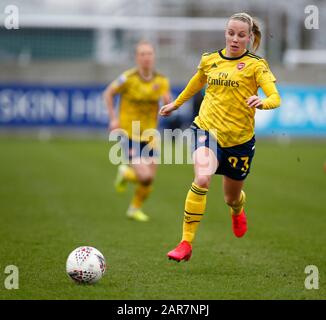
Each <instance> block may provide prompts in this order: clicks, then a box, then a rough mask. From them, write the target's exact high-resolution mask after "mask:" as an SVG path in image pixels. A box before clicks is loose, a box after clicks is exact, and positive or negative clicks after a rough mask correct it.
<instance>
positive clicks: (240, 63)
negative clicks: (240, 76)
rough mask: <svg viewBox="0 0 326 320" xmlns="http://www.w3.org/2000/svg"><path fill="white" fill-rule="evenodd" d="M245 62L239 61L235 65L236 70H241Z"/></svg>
mask: <svg viewBox="0 0 326 320" xmlns="http://www.w3.org/2000/svg"><path fill="white" fill-rule="evenodd" d="M245 65H246V64H245V63H244V62H239V63H238V65H237V68H238V70H242V69H243V68H244V67H245Z"/></svg>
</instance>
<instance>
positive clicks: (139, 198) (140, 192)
mask: <svg viewBox="0 0 326 320" xmlns="http://www.w3.org/2000/svg"><path fill="white" fill-rule="evenodd" d="M152 189H153V187H152V185H151V184H150V185H144V184H141V183H138V184H137V185H136V189H135V194H134V196H133V198H132V200H131V207H132V208H135V209H139V208H141V207H142V205H143V203H144V201H145V200H146V199H147V197H148V195H149V194H150V193H151V191H152Z"/></svg>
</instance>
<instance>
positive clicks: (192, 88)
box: [159, 54, 207, 117]
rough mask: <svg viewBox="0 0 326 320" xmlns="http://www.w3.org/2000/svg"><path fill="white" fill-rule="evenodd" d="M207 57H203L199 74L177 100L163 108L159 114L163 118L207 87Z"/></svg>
mask: <svg viewBox="0 0 326 320" xmlns="http://www.w3.org/2000/svg"><path fill="white" fill-rule="evenodd" d="M206 56H207V55H206V54H203V55H202V58H201V60H200V63H199V65H198V70H197V72H196V73H195V75H194V76H193V77H192V78H191V79H190V81H189V82H188V84H187V86H186V87H185V88H184V90H183V91H182V92H181V93H180V94H179V96H178V97H177V99H176V100H174V101H173V102H171V103H169V104H167V105H165V106H163V107H162V108H161V110H160V112H159V113H160V115H161V116H163V117H167V116H169V115H170V114H171V113H172V112H173V111H174V110H176V109H178V108H179V107H180V106H181V105H182V104H184V103H185V102H186V101H188V100H189V99H190V98H191V97H193V96H194V95H195V94H196V93H197V92H199V91H200V90H201V89H202V88H203V87H204V86H205V84H206V82H207V76H206V74H205V71H204V70H205V66H206V64H207V60H206V59H207V58H206Z"/></svg>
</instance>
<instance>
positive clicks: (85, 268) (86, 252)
mask: <svg viewBox="0 0 326 320" xmlns="http://www.w3.org/2000/svg"><path fill="white" fill-rule="evenodd" d="M105 270H106V263H105V258H104V256H103V254H102V253H101V252H100V251H98V250H97V249H95V248H93V247H86V246H85V247H79V248H77V249H75V250H74V251H72V252H71V253H70V254H69V256H68V259H67V263H66V271H67V274H68V276H69V277H70V278H71V279H73V280H74V281H76V282H78V283H89V284H90V283H95V282H97V281H98V280H100V279H101V278H102V277H103V275H104V273H105Z"/></svg>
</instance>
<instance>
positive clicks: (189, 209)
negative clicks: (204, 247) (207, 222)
mask: <svg viewBox="0 0 326 320" xmlns="http://www.w3.org/2000/svg"><path fill="white" fill-rule="evenodd" d="M207 191H208V189H206V188H201V187H199V186H197V185H196V184H195V183H192V185H191V188H190V190H189V191H188V194H187V198H186V203H185V210H184V220H183V234H182V241H184V240H185V241H188V242H189V243H192V241H193V240H194V237H195V234H196V231H197V228H198V226H199V222H200V221H201V219H202V217H203V215H204V212H205V208H206V198H207Z"/></svg>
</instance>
